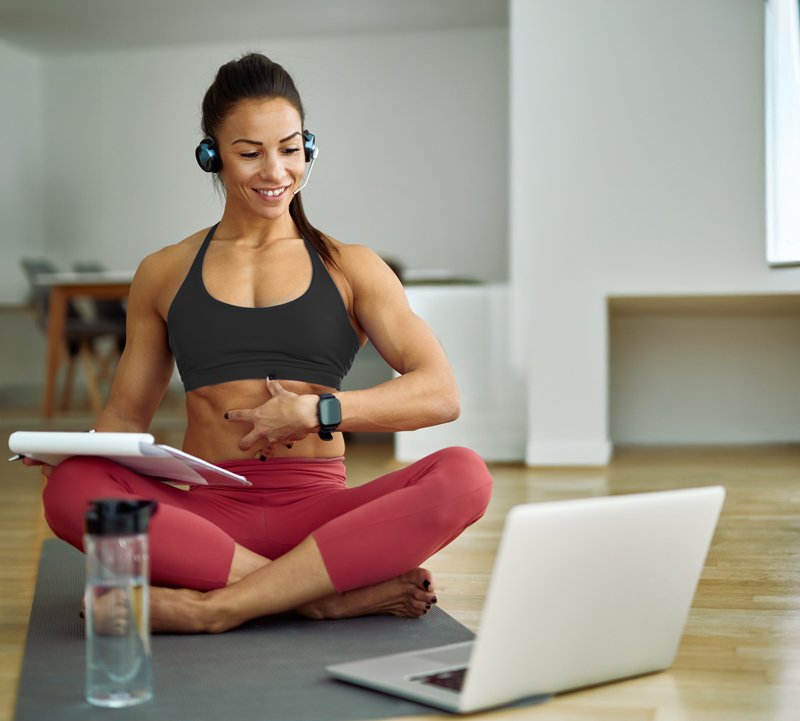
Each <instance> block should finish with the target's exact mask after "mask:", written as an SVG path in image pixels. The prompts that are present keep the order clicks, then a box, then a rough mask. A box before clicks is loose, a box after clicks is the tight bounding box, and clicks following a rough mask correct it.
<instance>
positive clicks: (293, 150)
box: [283, 148, 300, 155]
mask: <svg viewBox="0 0 800 721" xmlns="http://www.w3.org/2000/svg"><path fill="white" fill-rule="evenodd" d="M283 152H284V154H285V155H294V154H295V153H299V152H300V148H284V149H283Z"/></svg>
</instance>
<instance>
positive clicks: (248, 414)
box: [225, 408, 254, 423]
mask: <svg viewBox="0 0 800 721" xmlns="http://www.w3.org/2000/svg"><path fill="white" fill-rule="evenodd" d="M253 413H254V409H252V408H240V409H238V410H235V411H228V412H227V413H226V414H225V420H226V421H237V422H247V423H252V422H253Z"/></svg>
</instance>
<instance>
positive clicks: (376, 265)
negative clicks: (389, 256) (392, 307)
mask: <svg viewBox="0 0 800 721" xmlns="http://www.w3.org/2000/svg"><path fill="white" fill-rule="evenodd" d="M326 238H327V239H328V241H329V243H330V245H331V248H332V249H333V256H334V258H335V259H336V263H337V265H338V266H339V269H340V270H341V272H342V274H343V275H344V276H345V278H346V279H347V281H348V283H349V284H350V285H351V286H352V287H353V288H358V287H359V286H362V287H363V286H364V285H365V284H367V285H371V284H375V283H377V284H386V283H390V284H392V285H395V284H396V285H398V286H399V285H400V281H399V279H398V278H397V275H396V274H395V272H394V271H393V270H392V269H391V268H390V267H389V265H388V264H387V263H386V261H385V260H383V258H381V257H380V256H379V255H378V254H377V253H376V252H375V251H374V250H372V249H371V248H368V247H367V246H366V245H358V244H355V243H342V242H341V241H338V240H334V239H333V238H331V237H330V236H326Z"/></svg>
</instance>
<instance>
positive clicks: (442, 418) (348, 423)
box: [334, 370, 461, 433]
mask: <svg viewBox="0 0 800 721" xmlns="http://www.w3.org/2000/svg"><path fill="white" fill-rule="evenodd" d="M334 395H335V396H336V397H337V398H338V399H339V402H340V403H341V406H342V422H341V423H340V424H339V430H340V431H354V432H359V431H360V432H383V433H392V432H394V431H413V430H416V429H418V428H426V427H428V426H436V425H439V424H441V423H449V422H450V421H454V420H455V419H456V418H458V416H459V414H460V412H461V404H460V401H459V396H458V387H457V386H456V383H455V379H454V378H453V376H452V374H450V373H434V372H431V371H423V370H416V371H410V372H408V373H406V374H404V375H401V376H399V377H397V378H393V379H392V380H390V381H387V382H386V383H381V384H380V385H378V386H375V387H373V388H367V389H365V390H358V391H342V392H337V393H334Z"/></svg>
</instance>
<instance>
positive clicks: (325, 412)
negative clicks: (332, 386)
mask: <svg viewBox="0 0 800 721" xmlns="http://www.w3.org/2000/svg"><path fill="white" fill-rule="evenodd" d="M317 418H319V425H320V430H319V437H320V438H321V439H322V440H323V441H332V440H333V436H332V435H331V434H332V433H333V432H334V431H335V430H336V427H337V426H338V425H339V424H340V423H341V422H342V406H341V404H340V403H339V399H338V398H336V397H335V396H333V395H332V394H331V393H320V394H319V404H318V405H317Z"/></svg>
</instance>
